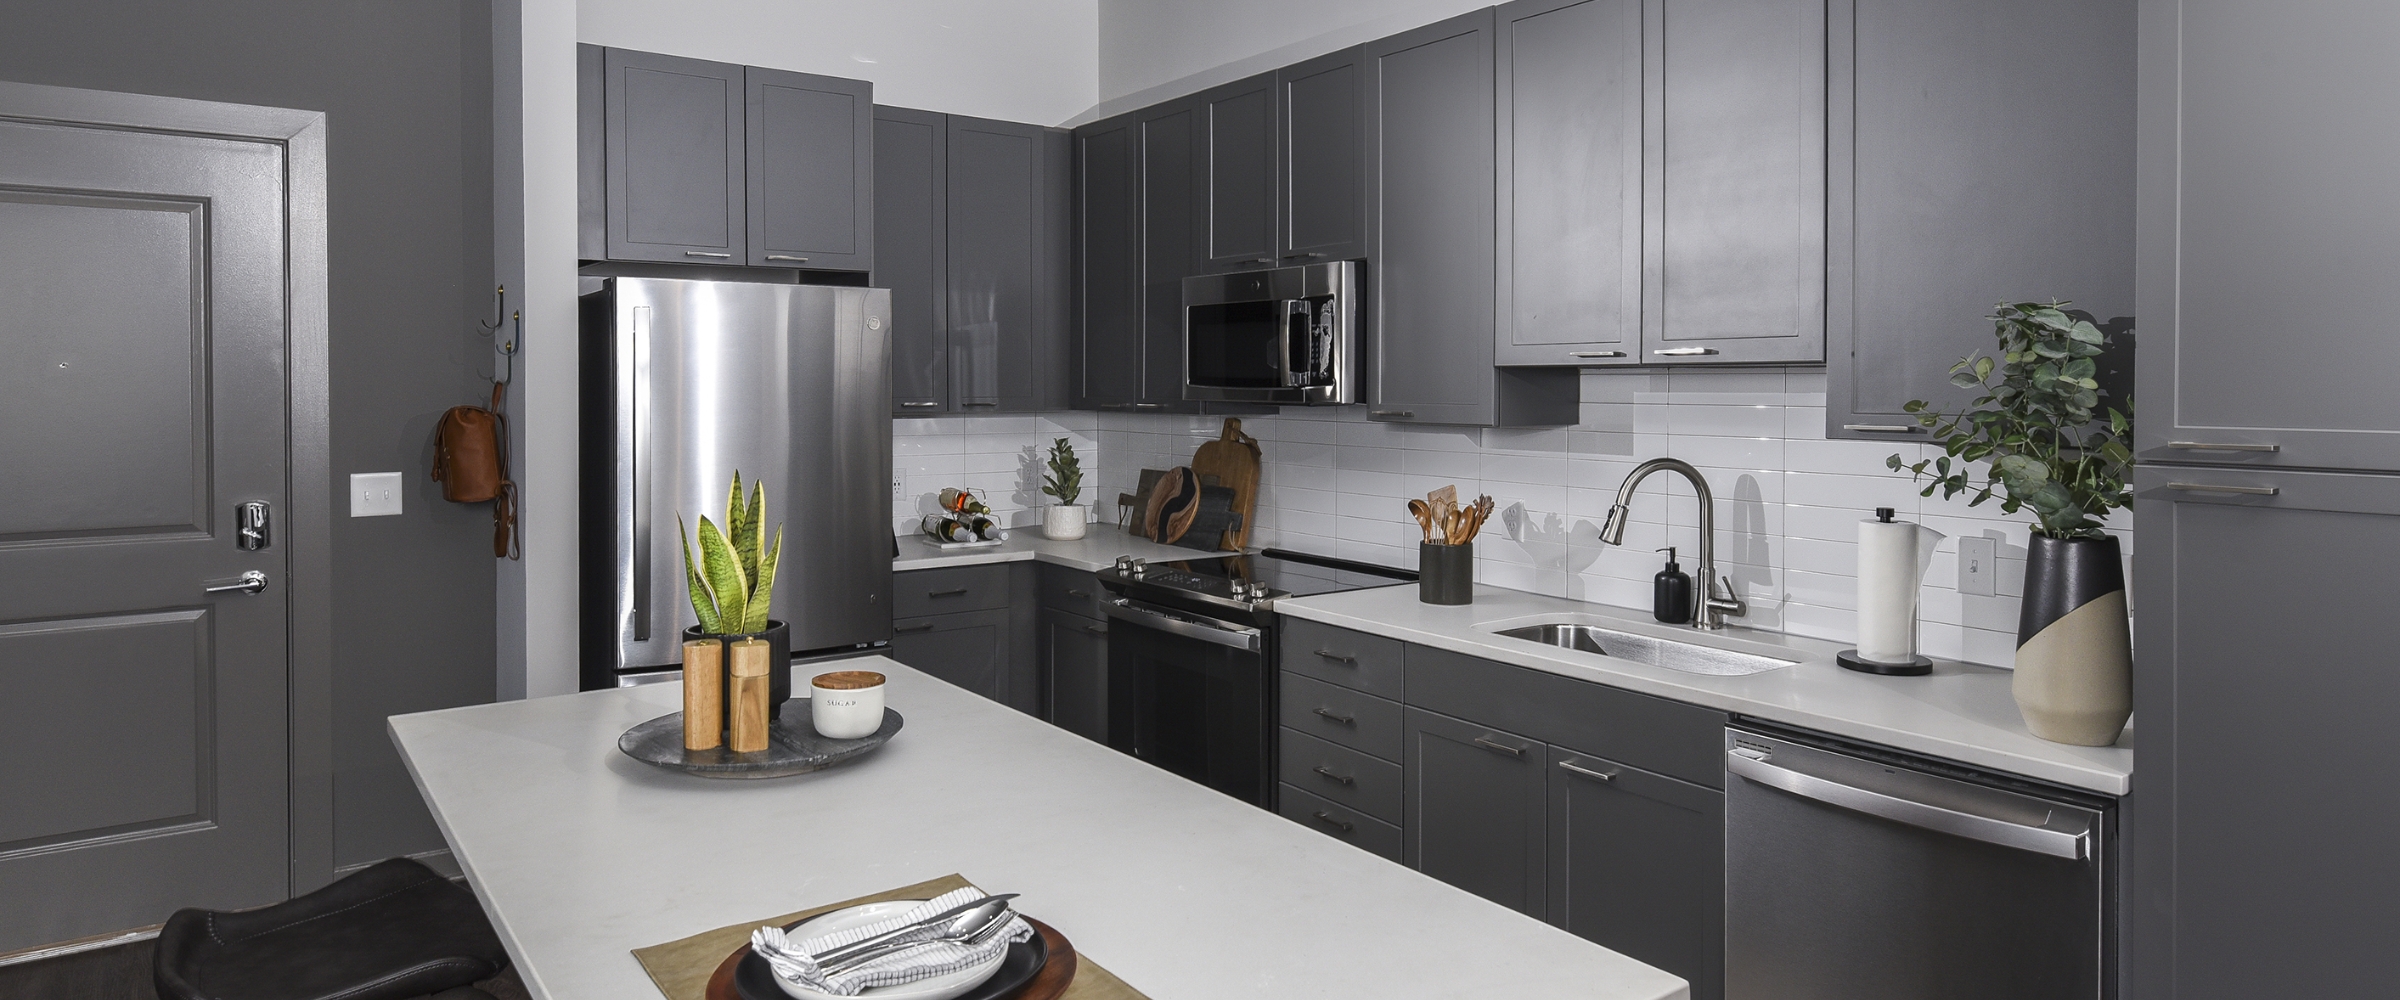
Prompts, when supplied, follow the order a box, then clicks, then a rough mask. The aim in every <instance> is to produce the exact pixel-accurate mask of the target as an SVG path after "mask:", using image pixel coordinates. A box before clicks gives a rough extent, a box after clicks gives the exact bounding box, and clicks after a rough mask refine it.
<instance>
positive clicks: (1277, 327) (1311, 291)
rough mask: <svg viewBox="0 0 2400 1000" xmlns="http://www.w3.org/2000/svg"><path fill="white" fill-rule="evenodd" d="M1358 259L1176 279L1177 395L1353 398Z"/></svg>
mask: <svg viewBox="0 0 2400 1000" xmlns="http://www.w3.org/2000/svg"><path fill="white" fill-rule="evenodd" d="M1359 277H1360V276H1359V262H1358V261H1354V260H1337V261H1329V262H1326V263H1322V264H1304V265H1301V266H1298V267H1277V268H1268V269H1265V270H1258V271H1236V272H1234V273H1231V274H1204V275H1201V276H1199V277H1196V278H1185V279H1183V398H1185V399H1198V400H1225V401H1230V402H1238V403H1279V404H1283V405H1286V406H1332V405H1336V404H1341V403H1355V402H1357V401H1358V398H1357V392H1358V389H1357V386H1358V334H1359V307H1360V305H1361V304H1362V303H1363V301H1364V299H1363V297H1362V296H1361V294H1360V291H1361V289H1360V288H1359Z"/></svg>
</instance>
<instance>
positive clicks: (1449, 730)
mask: <svg viewBox="0 0 2400 1000" xmlns="http://www.w3.org/2000/svg"><path fill="white" fill-rule="evenodd" d="M1401 726H1402V732H1403V736H1404V738H1405V740H1406V742H1405V744H1404V746H1405V749H1404V750H1403V752H1404V753H1405V754H1406V756H1407V758H1408V759H1407V760H1406V761H1404V762H1403V763H1404V764H1405V766H1406V768H1407V770H1406V775H1407V792H1406V796H1405V801H1404V804H1403V808H1404V809H1405V811H1406V820H1407V821H1406V822H1404V823H1402V824H1401V830H1402V831H1403V833H1404V835H1405V838H1406V840H1405V857H1406V859H1407V864H1408V866H1409V867H1411V868H1415V869H1417V870H1418V871H1421V872H1424V873H1425V874H1427V875H1431V876H1433V877H1434V878H1437V879H1440V880H1442V881H1444V882H1448V883H1450V884H1451V885H1455V886H1457V887H1459V888H1461V889H1465V890H1467V891H1468V892H1472V893H1474V894H1476V895H1478V896H1482V897H1483V898H1485V899H1489V900H1491V901H1493V902H1495V903H1499V904H1500V905H1502V906H1506V907H1508V908H1510V909H1513V910H1516V911H1518V912H1520V913H1524V914H1527V915H1530V916H1534V917H1540V916H1542V914H1543V912H1544V907H1545V905H1546V903H1545V899H1544V895H1545V890H1544V881H1543V870H1544V867H1545V865H1546V864H1547V859H1546V858H1545V857H1544V856H1543V842H1544V839H1545V838H1546V837H1547V836H1548V834H1547V831H1546V830H1545V828H1544V824H1543V816H1544V813H1545V809H1546V808H1547V806H1546V799H1547V796H1548V790H1547V789H1546V788H1545V787H1544V785H1543V779H1544V775H1543V770H1544V767H1543V763H1544V760H1545V759H1546V757H1547V756H1548V750H1549V748H1548V747H1547V746H1545V745H1544V744H1542V743H1540V742H1538V741H1535V740H1529V739H1526V738H1525V737H1522V736H1517V735H1514V734H1511V733H1506V732H1502V731H1500V730H1497V729H1487V728H1485V727H1483V726H1478V725H1475V724H1474V723H1471V722H1461V721H1459V720H1457V719H1453V718H1450V717H1448V716H1443V715H1435V714H1434V713H1432V712H1427V711H1424V710H1423V709H1416V708H1411V709H1407V710H1405V712H1404V714H1403V716H1402V720H1401Z"/></svg>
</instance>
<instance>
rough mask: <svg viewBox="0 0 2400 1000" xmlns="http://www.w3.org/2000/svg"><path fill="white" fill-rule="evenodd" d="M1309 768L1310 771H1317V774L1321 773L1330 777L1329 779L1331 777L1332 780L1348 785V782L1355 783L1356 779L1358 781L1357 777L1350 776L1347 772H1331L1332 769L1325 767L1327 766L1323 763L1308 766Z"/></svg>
mask: <svg viewBox="0 0 2400 1000" xmlns="http://www.w3.org/2000/svg"><path fill="white" fill-rule="evenodd" d="M1309 770H1311V771H1315V772H1317V773H1318V774H1322V775H1324V776H1325V777H1327V778H1330V779H1332V780H1334V781H1338V782H1341V783H1342V784H1345V785H1349V784H1355V783H1357V781H1358V779H1356V778H1353V777H1351V776H1349V775H1347V774H1335V773H1333V771H1332V770H1331V769H1330V768H1327V767H1326V766H1325V765H1323V764H1319V765H1317V766H1315V767H1312V768H1309Z"/></svg>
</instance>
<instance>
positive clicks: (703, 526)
mask: <svg viewBox="0 0 2400 1000" xmlns="http://www.w3.org/2000/svg"><path fill="white" fill-rule="evenodd" d="M766 521H767V484H765V483H752V484H750V502H749V503H748V504H747V505H745V504H744V503H743V502H742V474H741V471H740V470H738V469H737V470H735V471H734V474H733V489H732V490H731V491H729V492H728V493H727V494H726V497H725V528H724V530H723V531H721V532H720V531H719V530H718V529H717V526H716V525H714V524H711V523H709V520H708V517H707V515H705V514H704V515H701V517H700V558H699V560H698V561H694V560H693V559H692V536H691V532H690V531H689V530H687V529H685V527H684V524H683V514H682V513H681V512H677V513H676V515H675V530H676V531H677V532H679V533H681V534H682V536H683V577H684V583H685V585H687V586H688V587H690V588H691V592H692V613H693V614H695V615H697V616H699V618H700V631H701V632H703V633H706V634H708V635H747V634H750V633H754V632H764V631H766V628H767V609H768V607H769V606H770V605H771V604H772V603H773V602H774V599H775V564H776V563H777V562H778V561H780V560H781V559H782V557H783V526H782V525H780V524H779V525H776V526H775V541H774V543H773V544H771V545H770V544H767V533H766ZM762 550H763V551H762Z"/></svg>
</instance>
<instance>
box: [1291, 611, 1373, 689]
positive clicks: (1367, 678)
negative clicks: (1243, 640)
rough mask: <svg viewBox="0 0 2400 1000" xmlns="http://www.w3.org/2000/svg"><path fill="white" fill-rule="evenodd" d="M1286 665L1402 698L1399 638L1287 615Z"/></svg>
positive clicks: (1304, 673) (1307, 674)
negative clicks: (1389, 637) (1390, 637)
mask: <svg viewBox="0 0 2400 1000" xmlns="http://www.w3.org/2000/svg"><path fill="white" fill-rule="evenodd" d="M1281 625H1282V627H1283V669H1285V670H1289V671H1291V672H1293V673H1296V674H1301V675H1304V676H1308V677H1314V678H1316V679H1318V680H1321V681H1327V682H1330V683H1334V684H1339V685H1341V686H1343V687H1346V688H1356V689H1358V690H1360V691H1364V692H1366V693H1368V694H1371V695H1376V696H1378V697H1383V698H1390V699H1392V700H1394V701H1397V700H1399V699H1400V677H1401V671H1400V649H1401V642H1400V640H1398V639H1386V638H1384V637H1382V636H1379V635H1368V634H1366V633H1364V632H1353V631H1351V630H1349V629H1346V628H1335V627H1333V626H1331V625H1322V624H1319V623H1317V622H1312V621H1302V620H1300V619H1298V618H1290V617H1286V618H1284V619H1283V621H1282V622H1281Z"/></svg>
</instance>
